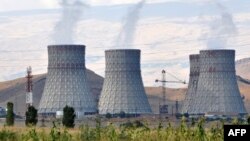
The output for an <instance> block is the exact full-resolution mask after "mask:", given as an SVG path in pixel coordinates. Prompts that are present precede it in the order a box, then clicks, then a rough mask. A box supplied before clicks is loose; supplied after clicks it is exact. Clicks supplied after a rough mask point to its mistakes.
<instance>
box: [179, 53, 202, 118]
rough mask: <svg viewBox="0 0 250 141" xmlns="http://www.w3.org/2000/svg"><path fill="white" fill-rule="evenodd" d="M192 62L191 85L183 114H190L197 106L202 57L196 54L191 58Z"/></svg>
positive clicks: (189, 84)
mask: <svg viewBox="0 0 250 141" xmlns="http://www.w3.org/2000/svg"><path fill="white" fill-rule="evenodd" d="M189 61H190V73H189V83H188V90H187V93H186V97H185V100H184V103H183V106H182V112H181V113H189V114H192V113H191V112H192V111H194V110H195V108H196V105H194V104H193V103H195V100H196V99H195V97H196V91H197V86H198V81H199V75H200V55H199V54H194V55H190V56H189Z"/></svg>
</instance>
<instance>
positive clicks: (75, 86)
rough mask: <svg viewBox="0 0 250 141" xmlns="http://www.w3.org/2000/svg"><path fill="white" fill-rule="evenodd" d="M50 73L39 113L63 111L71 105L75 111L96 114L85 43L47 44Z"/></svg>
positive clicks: (46, 113)
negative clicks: (88, 81)
mask: <svg viewBox="0 0 250 141" xmlns="http://www.w3.org/2000/svg"><path fill="white" fill-rule="evenodd" d="M48 57H49V64H48V74H47V78H46V83H45V88H44V92H43V95H42V98H41V101H40V105H39V111H38V113H39V114H44V115H50V114H55V113H56V112H60V111H63V108H64V107H65V106H66V105H68V106H71V107H73V108H74V109H75V111H76V113H81V114H82V115H83V114H92V113H96V111H97V110H96V107H97V104H96V102H95V100H94V96H93V95H92V94H91V93H90V88H89V85H88V83H87V76H86V75H87V74H86V68H85V46H83V45H51V46H48Z"/></svg>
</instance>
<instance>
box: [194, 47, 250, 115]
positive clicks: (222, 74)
mask: <svg viewBox="0 0 250 141" xmlns="http://www.w3.org/2000/svg"><path fill="white" fill-rule="evenodd" d="M193 99H195V100H194V102H193V103H192V106H194V109H191V110H192V111H189V112H190V113H192V114H205V113H221V114H223V115H228V114H229V115H230V114H246V113H247V112H246V109H245V107H244V103H243V100H242V97H241V95H240V92H239V88H238V84H237V80H236V74H235V51H234V50H202V51H200V76H199V81H198V87H197V91H196V96H195V97H193Z"/></svg>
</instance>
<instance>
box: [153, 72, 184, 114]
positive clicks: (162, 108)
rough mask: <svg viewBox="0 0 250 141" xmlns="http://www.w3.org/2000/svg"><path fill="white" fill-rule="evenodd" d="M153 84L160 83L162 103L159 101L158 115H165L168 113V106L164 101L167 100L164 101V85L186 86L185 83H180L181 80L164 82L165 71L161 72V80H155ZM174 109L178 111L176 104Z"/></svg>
mask: <svg viewBox="0 0 250 141" xmlns="http://www.w3.org/2000/svg"><path fill="white" fill-rule="evenodd" d="M172 76H173V75H172ZM174 77H175V76H174ZM175 78H176V77H175ZM176 79H177V78H176ZM155 82H156V83H157V82H160V83H162V103H161V102H160V100H159V113H160V114H167V113H168V105H167V102H166V100H167V99H166V83H183V84H186V82H185V81H181V80H179V81H167V80H166V71H165V70H162V80H159V79H156V80H155ZM176 109H178V103H177V104H176Z"/></svg>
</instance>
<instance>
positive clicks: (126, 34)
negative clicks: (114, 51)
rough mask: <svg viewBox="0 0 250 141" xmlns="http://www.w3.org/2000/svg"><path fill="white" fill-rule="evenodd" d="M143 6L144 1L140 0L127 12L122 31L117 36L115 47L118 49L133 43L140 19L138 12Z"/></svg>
mask: <svg viewBox="0 0 250 141" xmlns="http://www.w3.org/2000/svg"><path fill="white" fill-rule="evenodd" d="M144 4H145V0H142V1H140V2H139V3H137V4H136V6H135V7H133V8H132V9H131V10H129V12H128V14H127V16H126V18H125V20H124V23H123V26H122V30H121V32H120V33H119V36H118V39H117V44H116V45H117V46H118V47H124V46H126V45H131V44H133V43H134V38H135V32H136V25H137V22H138V21H139V19H140V12H141V9H142V8H143V6H144Z"/></svg>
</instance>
